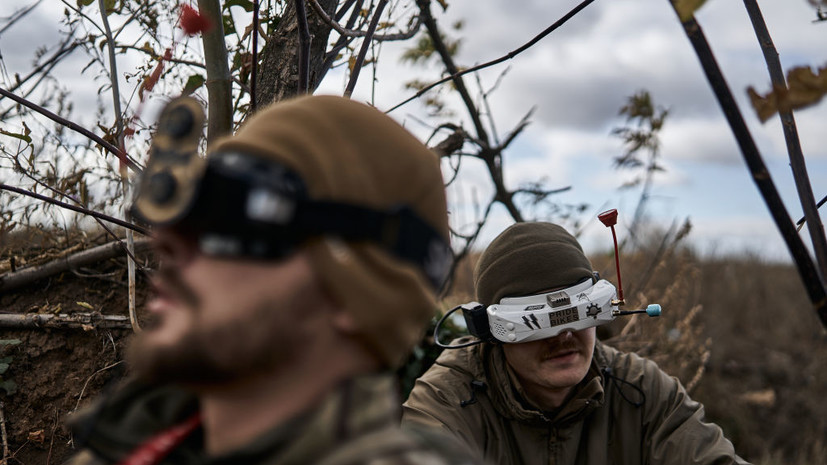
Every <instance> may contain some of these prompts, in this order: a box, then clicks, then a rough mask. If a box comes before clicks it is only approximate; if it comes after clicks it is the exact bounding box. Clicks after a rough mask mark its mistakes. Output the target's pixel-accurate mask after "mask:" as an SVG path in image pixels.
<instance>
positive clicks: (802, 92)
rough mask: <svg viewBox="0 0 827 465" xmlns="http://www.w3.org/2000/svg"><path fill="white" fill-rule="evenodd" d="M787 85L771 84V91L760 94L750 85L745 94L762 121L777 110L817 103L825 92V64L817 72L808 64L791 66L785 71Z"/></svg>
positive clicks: (793, 108) (787, 110)
mask: <svg viewBox="0 0 827 465" xmlns="http://www.w3.org/2000/svg"><path fill="white" fill-rule="evenodd" d="M787 87H788V88H786V89H785V88H783V87H781V86H773V89H772V91H770V92H768V93H767V94H766V95H761V94H759V93H758V92H756V91H755V89H753V88H752V87H749V88H747V94H748V95H749V98H750V101H751V102H752V106H753V108H755V113H756V114H757V115H758V119H760V120H761V122H762V123H764V122H766V121H767V120H768V119H770V117H772V115H774V114H775V113H777V112H782V113H783V112H789V111H792V110H797V109H800V108H806V107H809V106H811V105H815V104H816V103H818V102H819V101H820V100H821V99H822V97H824V94H826V93H827V66H825V67H823V68H820V69H819V70H818V74H816V73H814V72H813V70H812V69H811V68H810V67H809V66H801V67H798V68H793V69H791V70H790V71H789V72H788V73H787Z"/></svg>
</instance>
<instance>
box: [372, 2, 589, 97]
mask: <svg viewBox="0 0 827 465" xmlns="http://www.w3.org/2000/svg"><path fill="white" fill-rule="evenodd" d="M592 2H594V0H584V1H583V2H582V3H580V4H579V5H577V6H576V7H574V8H573V9H572V10H571V11H569V12H568V13H566V14H565V15H564V16H563V17H562V18H560V19H559V20H557V21H556V22H555V23H554V24H552V25H551V26H549V27H547V28H546V29H545V30H543V32H541V33H539V34H537V35H536V36H534V38H533V39H531V40H529V41H528V42H526V43H525V44H523V45H522V46H521V47H519V48H517V49H515V50H513V51H511V52H508V53H507V54H506V55H504V56H502V57H500V58H497V59H494V60H491V61H487V62H485V63H483V64H481V65H477V66H472V67H471V68H468V69H465V70H462V71H457V72H455V73H453V74H451V75H450V76H448V77H446V78H443V79H440V80H439V81H436V82H434V83H432V84H429V85H427V86H425V87H423V88H422V89H420V90H419V91H417V93H416V94H414V95H413V96H411V97H409V98H408V99H406V100H404V101H403V102H401V103H398V104H396V105H395V106H393V107H392V108H391V109H390V110H388V111H386V112H385V113H390V112H392V111H393V110H396V109H397V108H399V107H401V106H402V105H405V104H406V103H409V102H411V101H413V100H415V99H417V98H419V97H421V96H422V95H424V94H425V92H427V91H429V90H431V89H433V88H434V87H436V86H438V85H440V84H445V83H446V82H450V81H453V80H454V79H456V78H458V77H460V76H464V75H466V74H468V73H473V72H474V71H479V70H481V69H484V68H488V67H489V66H494V65H497V64H499V63H502V62H504V61H506V60H510V59H512V58H514V57H515V56H517V55H519V54H520V53H522V52H524V51H526V50H528V49H529V48H531V47H532V46H533V45H534V44H536V43H537V42H539V41H540V40H542V39H543V38H545V36H547V35H549V34H550V33H552V32H554V30H555V29H557V28H559V27H560V26H562V25H563V24H565V23H566V22H567V21H568V20H570V19H571V18H573V17H574V15H576V14H577V13H579V12H580V11H581V10H583V9H584V8H586V7H587V6H588V5H589V4H590V3H592Z"/></svg>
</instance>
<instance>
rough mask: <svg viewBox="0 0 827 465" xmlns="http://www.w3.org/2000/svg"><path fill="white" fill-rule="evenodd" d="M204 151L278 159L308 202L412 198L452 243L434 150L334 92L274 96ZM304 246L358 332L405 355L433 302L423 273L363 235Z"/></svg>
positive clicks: (383, 206) (397, 357)
mask: <svg viewBox="0 0 827 465" xmlns="http://www.w3.org/2000/svg"><path fill="white" fill-rule="evenodd" d="M210 151H211V152H213V153H217V152H226V151H238V152H242V153H247V154H251V155H256V156H262V157H265V158H269V159H273V160H276V161H278V162H279V163H282V164H284V165H285V166H287V167H289V168H291V169H293V170H294V171H295V172H296V173H297V174H298V175H299V176H300V177H301V178H302V179H303V180H304V182H305V184H306V185H307V191H308V195H309V196H310V198H311V199H313V200H320V201H336V202H341V203H347V204H352V205H358V206H363V207H369V208H374V209H378V210H387V209H390V208H393V207H396V206H408V207H410V208H411V209H412V210H413V211H414V212H415V213H416V214H417V216H419V217H420V218H421V219H422V220H424V221H425V222H426V223H427V224H429V225H430V226H431V227H432V228H433V229H434V230H435V231H437V232H438V233H439V234H440V235H441V236H442V237H443V238H444V239H445V240H446V242H447V241H448V217H447V207H446V202H445V189H444V188H443V180H442V173H441V171H440V167H439V159H438V157H437V156H436V154H434V153H433V152H431V151H430V150H428V148H427V147H426V146H425V145H423V144H422V142H420V141H419V140H418V139H416V138H415V137H414V136H413V135H411V134H410V133H409V132H408V131H406V130H405V129H404V128H402V126H400V125H399V124H397V123H396V122H395V121H394V120H392V119H391V118H390V117H388V116H387V115H385V114H383V113H382V112H380V111H378V110H376V109H374V108H372V107H369V106H367V105H364V104H362V103H357V102H355V101H352V100H349V99H345V98H341V97H334V96H306V97H300V98H296V99H293V100H289V101H284V102H280V103H276V104H274V105H271V106H270V107H268V108H265V109H262V110H261V111H259V113H257V114H256V115H255V116H253V117H252V118H250V119H249V120H248V121H247V122H246V123H245V124H244V125H243V126H242V128H241V129H240V130H239V132H238V134H236V135H235V136H233V137H228V138H225V139H223V140H221V141H217V142H216V143H215V145H214V146H213V147H211V150H210ZM305 248H306V250H307V251H308V252H309V255H310V259H311V262H312V264H313V267H314V269H315V270H316V272H317V273H318V274H319V276H320V278H321V280H322V284H323V285H324V286H325V288H326V290H327V291H328V292H329V293H330V295H331V296H332V297H333V298H334V299H335V300H336V301H337V302H338V304H339V305H341V306H342V307H343V308H344V310H345V311H346V312H348V313H350V315H351V316H352V317H353V319H354V321H355V322H356V324H357V332H358V335H357V337H359V339H360V340H361V341H363V342H364V343H366V345H367V346H368V348H369V349H370V350H372V351H373V353H374V354H375V355H377V357H379V359H380V360H381V361H382V362H383V363H384V364H385V365H386V366H395V365H397V364H399V363H401V362H402V361H403V360H404V358H405V356H406V355H407V353H408V352H409V351H410V349H411V348H412V347H413V346H414V345H415V344H416V343H417V342H418V341H419V340H420V339H421V337H422V334H423V331H424V329H425V326H426V325H427V323H428V321H429V320H430V318H431V317H432V315H433V314H434V312H435V310H436V300H435V297H436V296H435V293H436V290H435V289H433V286H431V284H430V283H429V281H428V279H427V277H426V276H425V274H424V273H423V272H422V271H421V270H420V269H419V268H418V267H417V266H415V265H413V264H411V263H409V262H407V261H404V260H402V259H399V258H397V257H396V256H393V255H391V254H390V253H389V252H387V251H386V250H385V249H384V248H382V247H380V246H379V245H376V244H373V243H370V242H366V241H361V242H344V241H342V240H340V239H337V238H335V237H319V238H314V239H311V240H310V241H308V242H307V243H306V245H305Z"/></svg>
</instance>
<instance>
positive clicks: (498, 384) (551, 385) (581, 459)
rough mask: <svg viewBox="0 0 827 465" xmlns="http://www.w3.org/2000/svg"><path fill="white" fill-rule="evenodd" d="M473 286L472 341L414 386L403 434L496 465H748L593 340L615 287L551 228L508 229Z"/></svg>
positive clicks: (692, 410) (672, 398) (672, 389)
mask: <svg viewBox="0 0 827 465" xmlns="http://www.w3.org/2000/svg"><path fill="white" fill-rule="evenodd" d="M474 285H475V288H476V293H477V299H478V300H479V302H481V304H477V303H476V302H474V303H472V304H466V305H465V306H463V307H464V308H463V313H464V314H465V317H466V321H467V323H468V327H469V330H470V332H471V333H472V334H473V335H474V336H473V337H464V338H460V339H457V340H456V341H453V343H452V345H451V346H449V347H451V348H452V349H456V350H445V351H444V352H443V353H442V355H440V357H439V358H438V359H437V361H436V363H435V364H434V365H433V367H431V368H430V369H429V370H428V371H427V372H426V373H425V374H424V375H423V376H422V377H421V378H420V379H418V380H417V382H416V385H415V386H414V389H413V391H412V392H411V395H410V397H409V398H408V400H407V402H406V403H405V405H404V416H403V424H404V425H407V426H414V425H415V426H418V427H422V426H427V427H432V428H436V429H441V430H443V431H448V432H451V433H453V434H454V435H455V436H456V437H458V438H459V439H460V440H462V441H463V442H464V443H466V444H468V445H469V446H470V447H471V448H472V449H474V450H476V451H478V453H479V454H480V455H481V456H482V457H484V459H486V460H487V461H489V462H491V463H498V464H514V465H517V464H521V465H530V464H537V465H540V464H543V465H546V464H550V463H553V464H578V465H605V464H613V465H642V464H647V465H660V464H663V465H672V464H675V465H678V464H686V465H689V464H709V465H711V464H745V463H746V462H744V461H743V459H741V458H740V457H738V456H737V455H736V453H735V451H734V450H733V447H732V444H731V443H730V442H729V441H728V440H727V439H726V438H725V437H724V436H723V434H722V431H721V429H720V428H719V427H718V426H716V425H713V424H710V423H706V422H705V421H704V410H703V407H702V406H701V405H700V404H698V403H697V402H694V401H693V400H691V399H690V398H689V396H688V395H687V393H686V391H685V390H684V388H683V387H682V386H681V385H680V382H678V381H677V380H676V379H675V378H672V377H670V376H669V375H667V374H666V373H664V372H663V371H661V370H660V369H659V368H658V367H657V366H656V365H655V364H654V363H653V362H651V361H649V360H646V359H643V358H641V357H639V356H637V355H636V354H632V353H622V352H619V351H617V350H615V349H613V348H610V347H608V346H606V345H604V344H602V343H600V342H599V341H597V340H596V334H595V333H596V329H595V327H596V326H597V325H600V324H603V323H606V322H608V321H611V320H612V319H613V315H616V314H622V312H619V311H618V310H617V301H616V300H615V299H616V295H615V288H614V286H613V285H612V284H611V283H609V282H608V281H605V280H599V279H598V278H597V277H596V276H595V274H594V272H593V271H592V267H591V264H590V262H589V260H588V259H587V258H586V256H585V254H584V253H583V250H582V248H581V247H580V244H579V243H578V242H577V240H576V239H575V238H574V237H573V236H572V235H571V234H569V233H568V232H567V231H565V230H564V229H563V228H561V227H560V226H557V225H554V224H551V223H518V224H515V225H513V226H511V227H509V228H507V229H506V230H505V231H504V232H503V233H501V234H500V235H499V236H498V237H497V238H496V239H494V241H493V242H492V243H491V244H490V246H489V247H488V248H487V249H486V250H485V251H484V252H483V254H482V256H481V257H480V259H479V262H478V264H477V269H476V270H475V276H474ZM654 307H656V306H650V312H654V311H656V308H654Z"/></svg>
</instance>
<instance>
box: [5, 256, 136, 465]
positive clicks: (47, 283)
mask: <svg viewBox="0 0 827 465" xmlns="http://www.w3.org/2000/svg"><path fill="white" fill-rule="evenodd" d="M17 252H18V255H17V256H16V258H17V260H16V261H17V262H18V263H20V262H29V263H30V264H31V263H32V258H34V256H36V255H39V256H48V257H49V258H51V255H52V254H48V253H45V251H44V250H43V249H42V248H38V247H35V248H32V249H28V250H25V251H22V250H21V249H17ZM21 253H22V255H21ZM44 260H45V259H44ZM41 261H43V260H41ZM123 263H124V261H123V260H122V259H112V260H109V261H106V262H103V263H99V264H97V265H95V266H94V267H91V268H88V269H82V270H77V271H76V272H71V271H67V272H65V273H62V274H59V275H56V276H52V277H51V278H48V279H43V280H40V281H37V282H34V283H32V284H30V285H28V286H27V287H25V288H20V289H15V290H14V291H13V292H7V293H5V294H2V295H0V313H16V314H19V313H68V314H71V313H75V312H82V313H90V312H91V313H101V314H107V315H108V314H111V315H127V313H128V310H127V308H128V300H127V299H128V297H127V292H126V291H127V287H126V276H125V271H124V270H125V269H126V268H125V266H124V265H123ZM146 287H147V286H146V280H145V279H142V276H141V275H140V273H139V280H138V295H137V304H138V308H140V307H141V305H142V303H143V301H144V300H145V297H146ZM131 333H132V330H131V329H96V328H94V327H90V326H87V327H86V328H85V329H60V328H35V329H6V328H0V341H2V340H19V341H20V343H19V344H14V345H10V344H5V345H2V344H0V358H2V357H11V362H10V364H9V369H8V371H6V372H5V373H3V374H2V375H0V376H2V379H3V380H12V381H14V382H15V383H16V384H17V389H16V391H15V392H13V393H11V394H9V393H7V392H5V391H3V390H0V401H2V402H3V412H2V413H3V415H4V419H5V430H6V436H7V438H6V440H7V443H8V448H9V449H8V455H10V456H11V458H10V459H9V461H8V463H9V464H25V465H32V464H59V463H63V462H64V461H65V460H66V459H67V458H68V457H69V456H70V455H71V454H72V453H73V452H74V450H73V438H72V436H71V434H70V433H69V431H68V429H67V428H66V427H65V426H64V424H65V420H66V417H67V415H69V414H71V413H72V412H74V411H76V410H77V409H79V408H83V407H84V406H85V405H87V404H88V403H89V401H90V400H91V399H94V398H95V397H96V396H97V395H98V394H99V393H100V391H101V389H102V388H103V387H104V386H105V385H106V384H107V383H111V382H114V381H115V380H116V378H120V377H122V376H123V372H124V370H123V369H121V368H122V366H123V364H122V363H120V361H121V360H122V355H123V352H124V347H125V343H126V340H127V338H128V336H129V335H130V334H131Z"/></svg>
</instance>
